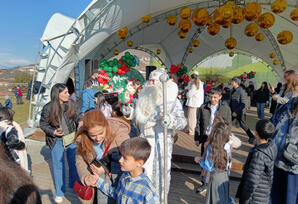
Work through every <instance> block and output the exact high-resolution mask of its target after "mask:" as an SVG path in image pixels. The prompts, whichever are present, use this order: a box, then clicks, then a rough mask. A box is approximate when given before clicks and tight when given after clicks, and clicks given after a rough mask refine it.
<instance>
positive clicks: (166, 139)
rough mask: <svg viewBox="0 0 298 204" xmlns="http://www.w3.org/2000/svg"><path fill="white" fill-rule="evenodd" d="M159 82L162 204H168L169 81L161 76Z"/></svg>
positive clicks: (165, 75) (166, 76)
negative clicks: (160, 97) (162, 149)
mask: <svg viewBox="0 0 298 204" xmlns="http://www.w3.org/2000/svg"><path fill="white" fill-rule="evenodd" d="M159 79H160V81H161V82H162V88H163V123H164V126H163V127H164V128H163V135H164V155H163V156H164V168H163V170H164V172H163V173H164V204H168V196H167V193H168V138H167V135H168V127H167V126H168V121H167V118H166V116H167V81H168V79H169V77H168V75H167V74H163V75H161V76H160V78H159ZM161 203H162V195H161Z"/></svg>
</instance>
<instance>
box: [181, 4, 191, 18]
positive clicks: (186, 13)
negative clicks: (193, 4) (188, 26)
mask: <svg viewBox="0 0 298 204" xmlns="http://www.w3.org/2000/svg"><path fill="white" fill-rule="evenodd" d="M179 15H180V17H181V18H182V19H188V18H189V17H190V15H191V10H190V8H188V7H184V8H181V9H180V14H179Z"/></svg>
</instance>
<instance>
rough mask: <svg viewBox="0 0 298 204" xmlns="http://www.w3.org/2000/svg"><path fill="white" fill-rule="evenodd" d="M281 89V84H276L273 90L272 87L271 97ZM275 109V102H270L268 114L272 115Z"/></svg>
mask: <svg viewBox="0 0 298 204" xmlns="http://www.w3.org/2000/svg"><path fill="white" fill-rule="evenodd" d="M281 87H282V83H281V82H278V83H277V86H276V88H275V89H274V87H270V89H271V92H272V93H271V95H272V96H273V95H275V94H278V93H279V92H280V89H281ZM276 107H277V102H276V101H275V100H271V106H270V113H271V114H274V112H275V109H276Z"/></svg>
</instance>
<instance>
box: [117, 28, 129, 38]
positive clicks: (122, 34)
mask: <svg viewBox="0 0 298 204" xmlns="http://www.w3.org/2000/svg"><path fill="white" fill-rule="evenodd" d="M127 32H128V28H127V27H123V28H121V29H119V30H118V31H117V33H118V37H119V38H120V39H125V38H126V35H127Z"/></svg>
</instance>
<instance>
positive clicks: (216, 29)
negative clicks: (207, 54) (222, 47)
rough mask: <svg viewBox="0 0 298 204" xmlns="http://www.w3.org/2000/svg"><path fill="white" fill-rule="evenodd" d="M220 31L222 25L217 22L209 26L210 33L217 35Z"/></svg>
mask: <svg viewBox="0 0 298 204" xmlns="http://www.w3.org/2000/svg"><path fill="white" fill-rule="evenodd" d="M219 31H220V25H218V24H217V23H212V24H211V25H209V26H208V33H209V34H210V35H216V34H218V33H219Z"/></svg>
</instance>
